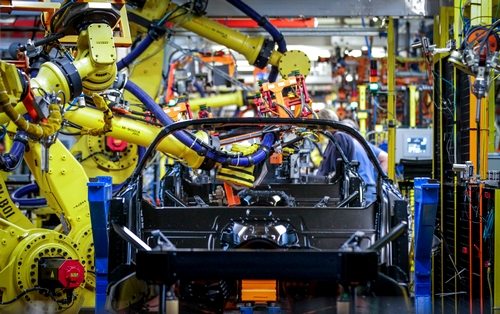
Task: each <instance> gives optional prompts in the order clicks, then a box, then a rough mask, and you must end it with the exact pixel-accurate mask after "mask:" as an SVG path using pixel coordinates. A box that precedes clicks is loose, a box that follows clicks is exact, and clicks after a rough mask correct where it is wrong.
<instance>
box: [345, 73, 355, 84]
mask: <svg viewBox="0 0 500 314" xmlns="http://www.w3.org/2000/svg"><path fill="white" fill-rule="evenodd" d="M345 80H346V82H349V83H350V82H352V80H353V77H352V75H351V73H347V75H346V76H345Z"/></svg>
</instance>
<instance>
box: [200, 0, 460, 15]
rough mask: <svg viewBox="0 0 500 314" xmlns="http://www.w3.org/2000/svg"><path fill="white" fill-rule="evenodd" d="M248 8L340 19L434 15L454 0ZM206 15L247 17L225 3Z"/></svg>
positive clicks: (326, 0)
mask: <svg viewBox="0 0 500 314" xmlns="http://www.w3.org/2000/svg"><path fill="white" fill-rule="evenodd" d="M245 2H246V3H247V4H248V5H249V6H251V7H252V8H254V9H255V10H256V11H258V12H260V13H261V14H264V15H269V16H273V17H293V16H298V15H300V16H304V17H338V16H363V17H366V16H398V17H399V16H434V15H437V14H438V13H439V8H440V7H441V6H446V5H452V1H451V0H440V1H436V0H406V1H394V0H377V1H373V0H357V1H348V2H346V1H345V0H315V1H314V5H311V4H312V3H311V2H307V1H301V0H286V1H285V0H275V1H264V0H246V1H245ZM207 15H208V16H211V17H228V16H234V17H236V16H245V15H244V14H243V13H242V12H241V11H239V10H238V9H236V8H235V7H233V6H231V5H230V4H228V3H227V2H226V1H209V2H208V7H207Z"/></svg>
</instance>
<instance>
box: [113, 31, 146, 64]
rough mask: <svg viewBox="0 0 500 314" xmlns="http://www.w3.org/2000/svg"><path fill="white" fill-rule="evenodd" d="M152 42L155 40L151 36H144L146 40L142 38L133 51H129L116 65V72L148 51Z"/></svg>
mask: <svg viewBox="0 0 500 314" xmlns="http://www.w3.org/2000/svg"><path fill="white" fill-rule="evenodd" d="M153 41H155V39H154V38H153V36H151V34H150V33H148V34H147V35H146V38H144V39H143V40H142V41H141V42H140V43H139V44H137V46H136V47H135V48H134V49H132V51H130V53H129V54H128V55H127V56H125V57H124V58H123V59H121V60H120V61H118V62H117V63H116V67H117V68H118V71H120V70H121V69H123V68H125V67H127V66H129V64H131V63H132V62H134V60H135V59H137V57H138V56H140V55H141V54H142V53H143V52H144V51H145V50H146V49H148V47H149V46H150V45H151V43H153Z"/></svg>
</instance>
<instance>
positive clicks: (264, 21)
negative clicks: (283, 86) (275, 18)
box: [227, 0, 286, 82]
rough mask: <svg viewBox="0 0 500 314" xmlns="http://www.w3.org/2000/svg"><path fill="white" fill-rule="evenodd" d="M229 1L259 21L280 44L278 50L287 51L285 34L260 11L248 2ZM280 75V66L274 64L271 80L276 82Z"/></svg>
mask: <svg viewBox="0 0 500 314" xmlns="http://www.w3.org/2000/svg"><path fill="white" fill-rule="evenodd" d="M227 2H229V3H231V4H232V5H233V6H235V7H236V8H238V9H239V10H240V11H241V12H243V13H245V14H246V15H247V16H248V17H249V18H251V19H252V20H254V21H255V22H257V24H258V25H259V26H261V27H262V28H264V29H265V30H266V31H267V32H268V33H269V35H271V37H272V38H273V40H274V42H276V43H277V44H278V51H279V52H281V53H284V52H286V41H285V37H283V34H281V32H280V31H279V30H278V29H277V28H276V27H274V25H273V24H271V22H269V20H268V19H267V18H265V17H263V16H262V15H260V14H259V13H257V11H255V10H254V9H252V8H251V7H249V6H248V5H247V4H246V3H244V2H243V1H241V0H227ZM277 77H278V67H277V66H272V67H271V72H270V73H269V78H268V79H269V82H274V81H276V78H277Z"/></svg>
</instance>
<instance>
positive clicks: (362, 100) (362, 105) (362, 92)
mask: <svg viewBox="0 0 500 314" xmlns="http://www.w3.org/2000/svg"><path fill="white" fill-rule="evenodd" d="M358 90H359V111H358V119H359V131H360V132H361V134H362V135H363V136H365V135H366V120H367V118H368V113H367V112H366V85H358Z"/></svg>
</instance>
